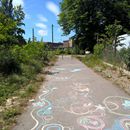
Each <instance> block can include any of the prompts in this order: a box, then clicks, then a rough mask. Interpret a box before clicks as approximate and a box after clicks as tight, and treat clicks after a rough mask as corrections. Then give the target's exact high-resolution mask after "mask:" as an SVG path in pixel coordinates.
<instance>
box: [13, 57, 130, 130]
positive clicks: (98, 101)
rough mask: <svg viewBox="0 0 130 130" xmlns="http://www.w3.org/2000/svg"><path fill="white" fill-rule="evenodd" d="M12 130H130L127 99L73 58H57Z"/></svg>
mask: <svg viewBox="0 0 130 130" xmlns="http://www.w3.org/2000/svg"><path fill="white" fill-rule="evenodd" d="M13 130H130V96H128V95H127V94H126V93H124V92H123V90H121V89H120V88H119V87H117V86H116V85H113V84H112V83H111V82H110V81H107V80H106V79H104V78H102V77H101V76H99V75H98V74H96V73H95V72H94V71H93V70H91V69H90V68H88V67H86V66H85V65H84V64H83V63H81V62H80V61H78V60H77V59H76V58H72V57H71V56H64V57H63V58H62V57H59V60H58V61H57V62H56V64H55V65H54V66H53V67H52V68H51V69H50V70H49V72H48V74H47V76H46V81H45V82H44V83H43V85H42V87H41V89H40V90H39V93H38V94H37V96H36V98H35V99H32V100H30V101H29V105H28V107H27V110H26V111H25V112H24V113H23V114H22V115H21V116H20V117H19V119H18V123H17V125H16V126H15V127H14V128H13Z"/></svg>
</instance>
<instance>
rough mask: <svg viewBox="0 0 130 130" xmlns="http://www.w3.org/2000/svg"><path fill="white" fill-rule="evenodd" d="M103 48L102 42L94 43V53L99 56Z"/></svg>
mask: <svg viewBox="0 0 130 130" xmlns="http://www.w3.org/2000/svg"><path fill="white" fill-rule="evenodd" d="M103 50H104V45H103V44H96V45H95V47H94V55H95V56H97V57H99V58H101V57H102V54H103Z"/></svg>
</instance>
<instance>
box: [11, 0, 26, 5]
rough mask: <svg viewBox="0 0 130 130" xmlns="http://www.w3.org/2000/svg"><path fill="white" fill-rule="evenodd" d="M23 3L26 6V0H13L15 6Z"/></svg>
mask: <svg viewBox="0 0 130 130" xmlns="http://www.w3.org/2000/svg"><path fill="white" fill-rule="evenodd" d="M18 5H22V6H24V0H13V6H18Z"/></svg>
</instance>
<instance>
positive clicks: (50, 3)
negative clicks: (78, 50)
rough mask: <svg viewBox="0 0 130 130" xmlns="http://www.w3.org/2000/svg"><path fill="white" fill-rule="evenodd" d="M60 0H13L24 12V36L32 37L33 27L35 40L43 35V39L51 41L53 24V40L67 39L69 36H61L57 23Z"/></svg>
mask: <svg viewBox="0 0 130 130" xmlns="http://www.w3.org/2000/svg"><path fill="white" fill-rule="evenodd" d="M60 1H61V0H13V5H14V6H16V5H19V4H21V5H22V6H23V8H24V12H25V20H24V23H25V27H24V29H25V36H24V37H25V38H26V39H28V38H31V37H32V28H34V29H35V36H36V37H37V40H40V39H41V38H42V37H43V40H44V41H51V37H52V36H51V34H52V33H51V26H52V24H54V42H61V41H63V40H68V39H69V37H70V36H71V35H70V36H62V34H63V32H62V30H61V29H60V26H59V25H58V22H57V20H58V16H57V15H58V14H59V13H60V7H59V2H60Z"/></svg>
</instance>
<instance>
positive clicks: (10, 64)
mask: <svg viewBox="0 0 130 130" xmlns="http://www.w3.org/2000/svg"><path fill="white" fill-rule="evenodd" d="M20 71H21V69H20V63H19V61H18V60H17V59H16V57H15V56H14V55H13V54H12V53H11V51H10V50H9V49H5V48H3V49H1V51H0V73H3V74H8V75H9V74H12V73H19V72H20Z"/></svg>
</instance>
